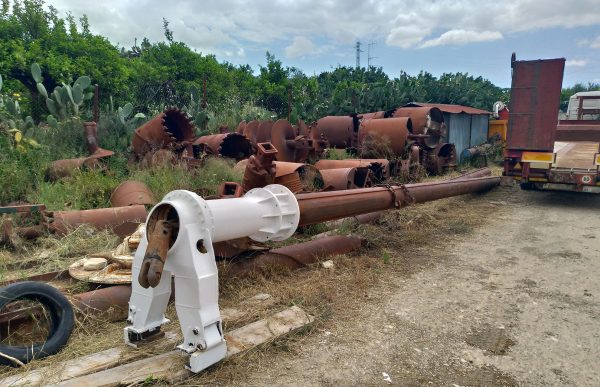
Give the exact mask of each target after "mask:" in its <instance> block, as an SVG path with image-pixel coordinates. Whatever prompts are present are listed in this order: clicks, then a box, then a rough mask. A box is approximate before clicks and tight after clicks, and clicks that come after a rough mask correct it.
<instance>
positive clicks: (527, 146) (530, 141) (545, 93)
mask: <svg viewBox="0 0 600 387" xmlns="http://www.w3.org/2000/svg"><path fill="white" fill-rule="evenodd" d="M564 64H565V59H564V58H558V59H545V60H534V61H517V60H516V59H515V57H514V54H513V57H512V60H511V67H512V69H513V74H512V86H511V100H510V115H509V120H508V122H509V125H508V131H507V136H506V147H505V150H504V172H503V174H504V175H505V176H511V177H512V178H514V179H515V180H516V181H518V182H519V183H520V184H521V188H523V189H541V190H560V191H573V192H590V193H600V121H591V120H565V121H560V122H558V109H559V104H560V91H561V87H562V77H563V72H564ZM580 109H582V108H581V106H580ZM584 114H587V112H586V111H584V109H582V110H581V111H580V114H579V116H580V117H581V116H583V115H584Z"/></svg>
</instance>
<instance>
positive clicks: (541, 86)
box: [506, 58, 565, 152]
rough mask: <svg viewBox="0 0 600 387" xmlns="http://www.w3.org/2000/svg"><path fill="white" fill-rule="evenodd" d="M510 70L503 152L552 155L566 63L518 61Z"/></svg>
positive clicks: (562, 59) (513, 62)
mask: <svg viewBox="0 0 600 387" xmlns="http://www.w3.org/2000/svg"><path fill="white" fill-rule="evenodd" d="M511 65H512V68H513V74H512V87H511V92H510V108H509V110H510V113H509V120H508V124H509V126H508V133H507V135H506V148H507V149H509V150H528V151H542V152H544V151H546V152H552V150H553V148H554V136H555V132H556V124H557V122H558V109H559V105H560V91H561V87H562V79H563V71H564V68H565V59H564V58H558V59H545V60H532V61H517V60H514V58H513V61H512V63H511Z"/></svg>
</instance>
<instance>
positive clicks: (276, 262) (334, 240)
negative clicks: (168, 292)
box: [225, 235, 364, 277]
mask: <svg viewBox="0 0 600 387" xmlns="http://www.w3.org/2000/svg"><path fill="white" fill-rule="evenodd" d="M363 244H364V239H363V238H361V237H358V236H342V235H336V236H330V237H326V238H320V239H315V240H313V241H309V242H303V243H298V244H295V245H290V246H285V247H281V248H278V249H274V250H271V251H268V252H266V253H263V254H260V255H257V256H255V257H252V258H248V259H242V260H239V261H235V262H231V263H230V264H228V265H227V266H226V268H225V275H226V276H231V277H244V276H247V275H249V274H251V273H261V272H265V271H267V270H270V269H282V268H284V269H285V268H287V269H289V270H294V269H298V268H301V267H304V266H306V265H309V264H311V263H314V262H316V261H318V260H319V259H320V258H323V257H327V256H331V255H338V254H347V253H350V252H352V251H354V250H357V249H359V248H360V247H361V246H362V245H363Z"/></svg>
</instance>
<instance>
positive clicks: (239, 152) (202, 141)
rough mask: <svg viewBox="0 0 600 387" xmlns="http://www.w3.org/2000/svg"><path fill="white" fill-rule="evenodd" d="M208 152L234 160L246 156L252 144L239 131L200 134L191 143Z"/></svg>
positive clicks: (250, 150)
mask: <svg viewBox="0 0 600 387" xmlns="http://www.w3.org/2000/svg"><path fill="white" fill-rule="evenodd" d="M193 145H194V146H199V147H200V149H201V150H203V151H205V152H206V153H208V154H212V155H219V156H223V157H229V158H232V159H236V160H242V159H245V158H248V156H250V154H251V153H252V144H251V143H250V141H249V140H248V139H247V138H246V137H245V136H244V135H241V134H239V133H220V134H211V135H209V136H202V137H200V138H198V139H197V140H196V141H194V143H193Z"/></svg>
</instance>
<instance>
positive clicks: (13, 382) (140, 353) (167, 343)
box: [0, 293, 277, 387]
mask: <svg viewBox="0 0 600 387" xmlns="http://www.w3.org/2000/svg"><path fill="white" fill-rule="evenodd" d="M276 302H277V299H276V298H274V297H272V296H271V295H269V294H264V293H261V294H257V295H255V296H253V297H251V298H249V299H247V300H244V301H242V302H241V303H240V305H242V306H244V307H245V308H244V310H240V309H235V308H223V309H221V319H222V320H223V321H224V322H226V323H227V322H231V321H236V320H239V319H241V318H243V317H248V315H249V312H250V311H252V310H256V309H264V308H267V307H269V306H272V305H274V304H275V303H276ZM260 321H263V320H260ZM250 325H252V324H250ZM177 340H178V334H177V333H176V332H174V331H167V332H165V336H164V338H162V339H160V340H157V341H152V342H149V343H144V344H143V345H142V346H141V348H140V350H133V349H132V348H131V347H128V346H126V345H122V346H120V347H116V348H110V349H107V350H104V351H101V352H98V353H94V354H91V355H87V356H82V357H80V358H77V359H72V360H67V361H65V362H63V363H61V364H55V365H52V366H47V367H41V368H38V369H35V370H31V371H28V372H23V373H20V374H17V375H13V376H9V377H6V378H4V379H0V386H11V387H13V386H38V385H46V384H49V383H60V382H62V381H65V380H69V379H73V378H77V377H80V376H84V375H88V374H91V373H95V372H99V371H104V370H106V369H109V368H112V367H116V366H118V365H120V364H123V363H127V362H130V361H134V360H138V359H140V358H142V357H144V356H147V355H148V354H149V353H156V352H157V351H165V350H170V349H172V348H173V347H174V346H175V345H176V344H177Z"/></svg>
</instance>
